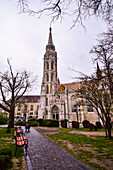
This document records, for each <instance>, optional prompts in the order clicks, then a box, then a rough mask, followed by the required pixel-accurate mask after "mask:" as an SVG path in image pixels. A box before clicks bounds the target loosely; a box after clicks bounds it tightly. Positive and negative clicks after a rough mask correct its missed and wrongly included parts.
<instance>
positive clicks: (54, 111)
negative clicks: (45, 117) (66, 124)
mask: <svg viewBox="0 0 113 170" xmlns="http://www.w3.org/2000/svg"><path fill="white" fill-rule="evenodd" d="M52 115H53V119H57V120H58V119H59V110H58V107H57V106H53V108H52Z"/></svg>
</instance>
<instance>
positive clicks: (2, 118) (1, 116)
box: [0, 113, 8, 125]
mask: <svg viewBox="0 0 113 170" xmlns="http://www.w3.org/2000/svg"><path fill="white" fill-rule="evenodd" d="M7 121H8V117H7V116H6V115H5V114H3V113H2V114H0V125H4V124H7Z"/></svg>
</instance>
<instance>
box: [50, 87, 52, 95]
mask: <svg viewBox="0 0 113 170" xmlns="http://www.w3.org/2000/svg"><path fill="white" fill-rule="evenodd" d="M50 94H52V85H50Z"/></svg>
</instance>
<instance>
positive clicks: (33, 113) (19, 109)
mask: <svg viewBox="0 0 113 170" xmlns="http://www.w3.org/2000/svg"><path fill="white" fill-rule="evenodd" d="M25 105H26V106H27V109H26V110H25ZM38 109H39V102H25V103H20V102H19V103H18V104H17V105H16V107H15V118H17V119H19V118H20V119H24V118H25V114H26V117H27V118H28V119H30V118H38Z"/></svg>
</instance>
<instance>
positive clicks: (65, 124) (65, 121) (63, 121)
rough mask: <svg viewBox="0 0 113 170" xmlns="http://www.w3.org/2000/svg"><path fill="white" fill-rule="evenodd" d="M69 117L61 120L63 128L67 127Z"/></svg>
mask: <svg viewBox="0 0 113 170" xmlns="http://www.w3.org/2000/svg"><path fill="white" fill-rule="evenodd" d="M67 121H68V120H67V119H64V120H61V126H62V127H63V128H67Z"/></svg>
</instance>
